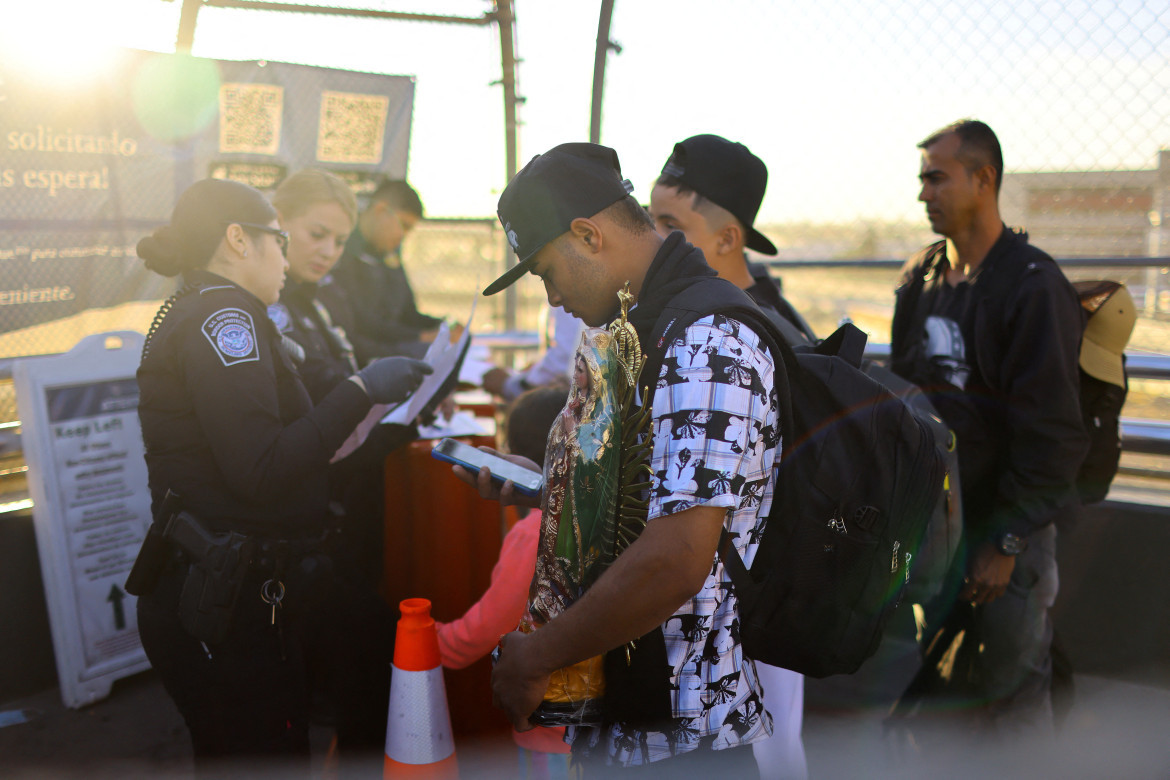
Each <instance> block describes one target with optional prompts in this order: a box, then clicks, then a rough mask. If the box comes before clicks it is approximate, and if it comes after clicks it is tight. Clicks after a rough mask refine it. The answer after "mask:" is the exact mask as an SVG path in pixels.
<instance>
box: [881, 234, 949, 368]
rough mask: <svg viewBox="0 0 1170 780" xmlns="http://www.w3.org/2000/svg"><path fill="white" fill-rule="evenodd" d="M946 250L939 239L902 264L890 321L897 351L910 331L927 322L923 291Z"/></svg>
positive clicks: (945, 244) (892, 341) (893, 344)
mask: <svg viewBox="0 0 1170 780" xmlns="http://www.w3.org/2000/svg"><path fill="white" fill-rule="evenodd" d="M946 249H947V242H946V241H936V242H935V243H933V244H931V245H930V246H928V247H926V248H925V249H921V250H919V251H918V252H915V253H914V254H913V255H912V256H911V257H910V259H908V260H907V261H906V263H905V265H903V266H902V278H901V281H900V282H899V283H898V288H897V290H896V291H895V293H894V294H895V296H896V299H897V306H896V307H895V308H894V319H893V322H891V323H890V346H891V347H892V348H893V351H894V353H895V354H897V352H898V349H899V347H900V345H902V344H904V343H905V342H906V339H907V338H909V337H910V334H911V333H913V332H916V331H917V329H918V328H920V327H921V325H922V323H923V322H925V321H926V312H925V310H924V308H923V307H922V306H921V305H920V304H921V303H922V290H923V288H924V287H925V286H926V278H927V277H928V276H930V274H931V272H932V271H933V270H934V269H935V267H936V266H937V265H938V263H939V261H940V260H941V258H942V257H943V256H944V255H945V254H946Z"/></svg>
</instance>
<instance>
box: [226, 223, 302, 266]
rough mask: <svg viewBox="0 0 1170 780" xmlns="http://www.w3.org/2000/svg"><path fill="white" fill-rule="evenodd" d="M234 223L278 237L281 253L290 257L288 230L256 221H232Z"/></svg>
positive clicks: (277, 243)
mask: <svg viewBox="0 0 1170 780" xmlns="http://www.w3.org/2000/svg"><path fill="white" fill-rule="evenodd" d="M230 224H232V225H239V226H240V227H242V228H251V229H252V230H259V231H260V232H261V233H268V234H269V235H271V236H273V237H274V238H275V239H276V245H277V246H279V247H280V253H281V254H282V255H284V256H285V257H288V232H287V231H285V230H281V229H279V228H274V227H269V226H268V225H257V224H256V223H254V222H232V223H230Z"/></svg>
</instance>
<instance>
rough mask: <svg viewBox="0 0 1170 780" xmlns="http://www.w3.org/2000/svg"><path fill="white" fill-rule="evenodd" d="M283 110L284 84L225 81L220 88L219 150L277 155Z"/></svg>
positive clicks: (222, 151) (223, 151)
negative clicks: (281, 85)
mask: <svg viewBox="0 0 1170 780" xmlns="http://www.w3.org/2000/svg"><path fill="white" fill-rule="evenodd" d="M283 109H284V88H283V87H278V86H276V85H275V84H224V85H223V86H222V87H220V88H219V151H220V152H221V153H232V152H243V153H244V154H276V153H277V151H278V150H279V149H280V120H281V115H282V113H283Z"/></svg>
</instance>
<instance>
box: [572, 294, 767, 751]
mask: <svg viewBox="0 0 1170 780" xmlns="http://www.w3.org/2000/svg"><path fill="white" fill-rule="evenodd" d="M773 371H774V364H773V360H772V357H771V356H770V355H769V353H768V350H767V348H766V347H765V346H764V345H763V344H761V343H760V341H759V338H758V337H757V336H756V334H755V333H754V332H753V331H751V330H750V329H748V328H747V327H745V326H743V325H741V324H740V323H739V322H737V321H734V320H730V319H727V318H725V317H722V316H719V315H714V316H708V317H704V318H703V319H700V320H698V321H697V322H696V323H695V324H694V325H692V326H691V327H689V328H687V329H686V331H685V332H684V333H683V335H682V337H681V338H679V339H676V340H675V341H674V343H672V344H670V345H669V346H668V347H667V349H666V354H665V357H664V360H663V364H662V370H661V372H660V373H659V378H658V389H657V390H656V392H655V395H654V405H653V417H654V451H653V455H652V456H651V468H652V471H653V477H652V480H651V495H650V511H649V521H650V522H670V515H672V514H676V513H678V512H682V511H684V510H686V509H690V508H691V507H695V506H713V507H726V508H727V510H728V519H727V520H725V526H726V527H727V528H728V530H729V531H730V533H731V535H732V537H733V539H734V540H735V546H736V548H737V549H738V550H739V554H740V556H742V558H743V561H744V563H745V565H747V566H751V563H752V559H753V558H754V557H755V553H756V548H757V546H758V543H759V539H760V534H761V533H762V532H763V528H764V523H765V520H766V518H767V516H768V511H769V509H770V507H771V505H772V485H773V479H772V473H773V464H774V460H775V457H776V456H777V454H778V452H779V446H778V442H779V438H780V430H779V420H778V417H779V412H778V401H777V398H776V393H775V388H774V386H773ZM662 629H663V633H664V635H665V638H666V652H667V659H668V661H669V664H670V666H671V667H672V672H671V678H670V686H671V704H672V710H673V712H672V715H673V717H674V718H675V721H676V727H675V729H674V730H673V732H672V733H663V732H643V731H627V730H623V729H622V727H621V725H620V724H616V725H614V726H612V727H610V728H609V729H608V731H607V732H606V733H604V734H601V735H598V736H600V738H601V739H602V740H604V741H605V749H606V751H607V752H608V754H609V755H610V756H611V760H613V761H614V762H615V763H618V764H623V765H638V764H643V763H646V762H647V761H656V760H659V759H662V758H667V757H669V756H672V755H677V754H679V753H685V752H688V751H690V750H693V749H694V748H695V747H696V746H697V744H698V742H699V740H700V739H702V738H704V737H713V738H714V742H713V744H712V747H713V748H715V749H716V750H718V749H722V748H728V747H736V746H738V745H746V744H749V743H751V742H755V741H757V740H760V739H763V738H764V737H766V736H767V735H768V734H770V733H771V731H772V725H771V717H770V716H769V715H768V713H767V712H766V711H765V710H764V708H763V699H762V696H761V689H760V684H759V682H758V681H757V679H756V673H755V667H754V665H753V664H752V662H751V661H750V660H747V659H745V658H744V657H743V651H742V648H741V646H740V640H739V619H738V607H737V600H736V597H735V595H734V593H732V591H731V582H730V578H729V577H728V576H727V575H726V574H725V573H724V570H723V563H722V561H721V560H720V559H719V558H718V557H716V558H715V559H714V561H713V565H712V569H711V572H710V574H709V575H708V576H707V580H706V582H704V583H703V587H702V589H701V590H700V591H699V592H698V593H697V594H695V596H694V597H692V598H691V599H690V600H689V601H687V602H686V603H685V604H683V605H682V606H681V607H679V609H678V610H677V611H676V612H675V613H674V615H672V616H671V617H670V618H669V619H668V620H667V621H666V622H665V623H664V624H663V625H662ZM591 741H592V740H591Z"/></svg>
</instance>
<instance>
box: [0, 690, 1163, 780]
mask: <svg viewBox="0 0 1170 780" xmlns="http://www.w3.org/2000/svg"><path fill="white" fill-rule="evenodd" d="M1076 685H1077V699H1076V704H1075V705H1074V707H1073V709H1072V711H1071V714H1070V715H1069V718H1068V721H1067V723H1066V724H1065V727H1064V729H1063V731H1062V732H1061V734H1060V735H1058V736H1057V737H1056V739H1055V740H1053V741H1052V742H1050V743H1047V744H1036V743H1028V744H1020V745H1016V746H1007V747H996V746H994V745H991V744H986V743H982V744H980V743H971V742H967V741H965V740H963V739H960V738H957V737H956V736H955V735H954V733H953V732H950V731H949V730H947V728H946V726H945V725H943V722H942V721H940V722H937V723H933V725H931V728H930V729H929V730H923V731H921V732H919V733H917V734H915V735H912V736H911V737H906V736H905V735H902V736H901V737H899V738H894V737H891V736H889V735H887V734H885V733H884V732H883V728H882V723H881V713H877V712H861V713H858V712H851V713H847V714H846V713H827V712H823V711H822V712H810V713H807V714H806V716H805V728H804V743H805V749H806V752H807V755H808V763H809V770H810V776H811V777H812V778H814V780H816V779H817V778H833V779H835V778H866V779H867V780H868V779H869V778H879V779H881V778H890V779H891V780H894V778H897V780H908V779H909V780H914V779H915V778H922V779H923V780H926V778H946V780H963V779H964V778H972V779H973V780H974V779H975V778H978V779H979V780H990V778H996V779H997V780H998V779H999V778H1017V777H1018V778H1029V780H1031V779H1032V778H1061V780H1065V779H1066V778H1071V779H1074V780H1075V779H1077V778H1084V779H1085V780H1096V779H1097V778H1108V779H1109V780H1128V779H1129V778H1132V779H1133V780H1154V779H1156V778H1170V738H1167V729H1168V727H1170V691H1167V690H1165V689H1163V688H1154V687H1148V686H1141V685H1134V684H1130V683H1123V682H1117V681H1114V680H1108V679H1104V678H1099V677H1084V676H1081V677H1078V678H1077V680H1076ZM4 724H7V725H4ZM329 739H330V735H329V733H328V732H327V731H325V730H324V729H319V730H315V731H314V735H313V743H314V748H315V753H316V758H315V761H314V772H313V774H314V776H315V777H328V776H330V775H331V773H330V772H328V771H327V769H326V767H325V765H324V764H323V760H324V759H323V756H324V755H325V753H326V752H327V748H328V744H329ZM457 751H458V759H459V763H460V769H461V775H462V776H463V777H465V778H470V777H475V778H507V777H513V776H515V771H514V769H515V764H514V761H515V754H514V752H513V748H512V746H511V743H510V742H508V741H507V740H506V739H504V740H501V741H495V742H492V743H489V744H483V743H481V744H458V745H457ZM190 755H191V752H190V745H189V743H188V740H187V734H186V729H185V728H184V726H183V722H182V719H181V718H180V717H179V714H178V712H177V711H176V710H175V709H174V707H173V705H172V704H171V702H170V700H169V699H168V698H167V696H166V694H165V693H164V692H163V690H162V686H161V685H160V684H159V682H158V679H157V677H156V676H155V675H154V673H153V672H144V673H142V674H139V675H135V676H134V677H130V678H127V679H125V680H121V681H119V682H117V683H116V684H115V685H114V689H113V691H112V692H111V695H110V696H109V697H108V698H107V699H105V700H103V701H100V702H98V703H96V704H94V705H91V706H89V707H86V708H84V709H81V710H70V709H67V708H66V707H64V706H63V705H62V704H61V700H60V695H59V693H58V691H57V690H56V689H50V690H47V691H43V692H41V693H39V694H37V695H35V696H31V697H28V698H26V699H22V700H19V701H13V702H8V703H4V704H0V777H4V778H36V779H37V780H56V779H60V780H65V779H67V778H82V777H84V778H86V780H107V779H110V780H112V779H113V778H129V777H151V778H160V780H170V779H172V778H173V779H174V780H185V779H186V778H190V777H191V776H192V774H191V768H190ZM250 774H251V775H252V776H257V777H278V776H279V775H280V773H279V772H265V771H262V770H261V769H260V768H257V769H256V770H255V771H253V772H251V773H250ZM380 775H381V766H380V765H379V766H371V767H370V772H369V776H370V777H379V776H380ZM680 780H681V779H680ZM728 780H732V779H730V778H729V779H728Z"/></svg>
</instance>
